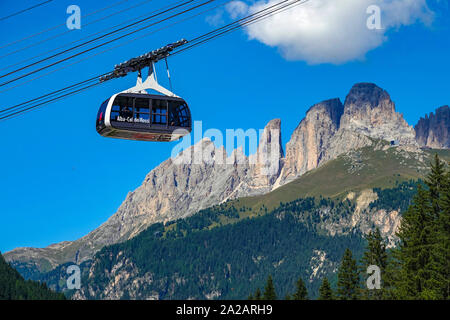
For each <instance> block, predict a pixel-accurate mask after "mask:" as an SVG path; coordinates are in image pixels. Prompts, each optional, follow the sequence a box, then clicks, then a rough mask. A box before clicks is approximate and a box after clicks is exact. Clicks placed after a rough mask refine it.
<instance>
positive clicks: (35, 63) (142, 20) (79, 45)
mask: <svg viewBox="0 0 450 320" xmlns="http://www.w3.org/2000/svg"><path fill="white" fill-rule="evenodd" d="M193 1H194V0H188V1H185V2H183V3H181V4H178V5H175V6H173V7H170V8H168V9H166V10H163V11H162V12H158V13H155V14H153V15H151V16H149V17H146V18H144V19H141V20H139V21H136V22H134V23H131V24H128V25H126V26H124V27H121V28H119V29H116V30H113V31H110V32H108V33H106V34H103V35H101V36H98V37H96V38H94V39H91V40H88V41H86V42H83V43H80V44H78V45H76V46H74V47H71V48H68V49H66V50H63V51H60V52H58V53H55V54H53V55H51V56H48V57H46V58H44V59H41V60H38V61H36V62H33V63H30V64H28V65H26V66H24V67H21V68H18V69H16V70H14V71H11V72H8V73H6V74H3V75H1V76H0V78H4V77H6V76H9V75H12V74H14V73H17V72H19V71H22V70H25V69H28V68H30V67H32V66H35V65H37V64H39V63H42V62H45V61H48V60H50V59H53V58H55V57H58V56H60V55H62V54H65V53H68V52H70V51H73V50H75V49H78V48H80V47H82V46H85V45H87V44H90V43H92V42H94V41H97V40H100V39H102V38H104V37H107V36H110V35H113V34H115V33H117V32H120V31H122V30H125V29H127V28H130V27H132V26H135V25H137V24H140V23H142V22H145V21H147V20H150V19H153V18H155V17H157V16H160V15H162V14H164V13H167V12H170V11H172V10H175V9H177V8H179V7H182V6H184V5H187V4H189V3H191V2H193ZM211 1H214V0H209V1H208V3H209V2H211ZM184 12H185V11H183V12H182V13H184ZM171 17H173V16H171ZM166 19H167V18H166ZM152 25H153V24H151V25H149V26H146V28H148V27H150V26H152ZM137 31H140V29H138V30H135V31H132V32H130V33H127V34H125V35H122V36H120V37H118V38H115V39H113V40H110V41H108V42H106V43H103V44H100V45H97V46H95V47H94V48H90V49H88V50H85V51H83V52H81V53H78V54H76V55H73V56H71V57H69V58H66V59H63V60H60V62H63V61H66V60H68V59H70V58H73V57H75V56H77V55H80V54H83V53H85V52H88V51H91V50H94V49H96V48H98V47H100V46H103V45H105V44H108V43H110V42H113V41H116V40H118V39H121V38H123V37H126V36H128V35H130V34H133V33H135V32H137ZM60 62H56V63H53V64H51V65H50V66H52V65H54V64H58V63H60ZM50 66H47V67H42V68H40V69H38V70H35V71H33V72H30V73H27V74H26V75H24V76H21V77H19V78H16V79H21V78H24V77H26V76H28V75H30V74H33V73H35V72H39V71H41V70H43V69H46V68H48V67H50ZM16 79H13V80H11V81H8V82H6V83H2V84H1V85H0V86H3V85H5V84H8V83H10V82H14V81H16Z"/></svg>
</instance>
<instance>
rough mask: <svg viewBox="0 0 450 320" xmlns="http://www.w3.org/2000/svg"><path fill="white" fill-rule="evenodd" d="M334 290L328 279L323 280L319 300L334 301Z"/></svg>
mask: <svg viewBox="0 0 450 320" xmlns="http://www.w3.org/2000/svg"><path fill="white" fill-rule="evenodd" d="M333 299H334V296H333V290H332V289H331V286H330V283H329V282H328V279H327V278H323V280H322V284H321V286H320V288H319V300H333Z"/></svg>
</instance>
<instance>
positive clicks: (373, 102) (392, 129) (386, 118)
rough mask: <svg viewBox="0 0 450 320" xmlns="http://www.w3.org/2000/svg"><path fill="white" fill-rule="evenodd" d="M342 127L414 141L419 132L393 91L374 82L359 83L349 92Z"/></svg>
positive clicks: (367, 134) (386, 137) (392, 138)
mask: <svg viewBox="0 0 450 320" xmlns="http://www.w3.org/2000/svg"><path fill="white" fill-rule="evenodd" d="M340 129H342V130H348V131H351V132H353V133H356V134H363V135H365V136H367V137H370V138H374V139H382V140H388V141H392V140H395V141H397V142H398V143H399V144H401V145H414V146H416V145H417V143H416V141H415V133H414V129H413V127H411V126H409V125H408V124H407V123H406V121H405V120H404V119H403V115H402V114H400V113H398V112H396V111H395V104H394V102H393V101H392V100H391V97H390V96H389V94H388V93H387V92H386V91H385V90H383V89H381V88H380V87H378V86H377V85H375V84H373V83H358V84H355V85H354V86H353V87H352V89H351V90H350V92H349V94H348V95H347V97H346V99H345V103H344V113H343V115H342V117H341V122H340Z"/></svg>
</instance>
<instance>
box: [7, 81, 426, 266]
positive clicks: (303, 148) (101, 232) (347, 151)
mask: <svg viewBox="0 0 450 320" xmlns="http://www.w3.org/2000/svg"><path fill="white" fill-rule="evenodd" d="M380 141H385V142H380ZM391 142H392V143H394V144H396V146H395V148H397V149H395V150H398V152H397V151H395V152H394V151H388V152H387V153H388V156H384V155H383V154H382V153H375V154H373V156H374V157H375V158H374V159H373V161H372V163H373V162H374V161H375V162H376V161H378V160H380V161H381V160H383V161H384V158H383V157H387V158H386V161H387V162H386V163H383V165H385V167H386V168H385V169H383V170H380V168H381V167H377V168H378V169H377V170H378V171H377V172H376V173H373V172H372V171H371V170H369V169H368V170H366V171H364V170H363V171H361V172H359V173H354V172H353V171H354V170H356V169H358V168H359V166H360V164H359V161H362V160H358V157H360V156H361V155H358V154H359V153H358V152H356V153H352V152H353V151H354V150H359V149H362V148H365V147H370V148H372V149H373V150H378V151H379V150H382V149H383V148H384V149H385V150H384V151H386V150H390V149H389V146H387V145H386V143H387V144H390V143H391ZM382 151H383V150H382ZM389 152H391V153H393V155H392V157H393V158H392V157H391V156H390V155H389ZM364 154H367V156H368V157H369V158H370V157H371V156H372V155H371V154H369V153H368V151H364V152H363V154H362V157H363V158H364ZM185 155H191V156H193V157H194V158H195V157H197V156H202V157H206V159H207V161H203V162H201V163H198V164H197V163H196V164H190V163H181V164H180V163H177V159H180V158H182V157H184V156H185ZM341 155H347V157H348V158H349V159H353V160H351V161H352V162H350V163H351V168H347V167H346V168H344V169H345V170H343V171H342V170H341V171H339V166H342V164H339V163H341V162H335V163H334V164H333V166H337V167H338V168H336V172H334V171H333V170H334V169H333V168H330V167H327V168H328V169H326V170H323V171H318V172H319V173H321V174H317V175H316V178H315V179H316V180H317V181H316V183H315V184H308V181H309V179H308V178H306V179H304V180H302V182H298V184H299V187H300V185H304V186H308V187H307V188H305V189H304V191H305V194H314V195H317V194H319V193H324V194H327V195H333V196H334V195H337V194H339V193H342V192H343V191H345V190H351V189H352V188H353V187H355V188H358V189H361V188H363V187H364V186H367V187H370V186H372V185H373V186H381V187H382V186H383V184H384V183H386V179H387V176H386V172H388V171H389V172H391V173H390V174H400V175H401V179H408V178H411V177H419V176H420V172H414V169H413V167H416V168H417V169H419V171H420V168H423V167H424V166H425V163H424V161H425V159H426V158H427V156H426V153H425V152H424V151H422V150H421V149H420V148H419V145H418V144H417V142H416V141H415V133H414V129H413V128H412V127H411V126H409V125H408V124H407V123H406V121H405V120H404V119H403V116H402V115H401V114H400V113H398V112H396V111H395V104H394V102H393V101H392V100H391V98H390V96H389V94H388V93H387V92H386V91H385V90H383V89H381V88H379V87H378V86H376V85H375V84H371V83H359V84H355V85H354V86H353V87H352V88H351V90H350V92H349V93H348V95H347V97H346V99H345V102H344V104H342V103H341V101H340V100H339V99H331V100H326V101H323V102H320V103H318V104H316V105H314V106H312V107H311V108H310V109H309V110H308V111H307V113H306V116H305V118H304V119H303V120H302V121H301V122H300V123H299V125H298V127H297V128H296V129H295V131H294V132H293V134H292V136H291V139H290V141H289V142H288V143H287V145H286V156H284V152H283V148H282V144H281V132H280V120H279V119H274V120H271V121H270V122H269V123H268V124H267V125H266V127H265V129H264V132H263V134H262V135H261V136H260V141H259V145H258V149H257V152H256V154H254V155H250V156H246V155H244V154H243V153H242V150H241V149H236V150H235V151H234V152H233V153H232V155H230V156H227V155H226V153H225V150H224V148H216V147H215V146H214V144H213V143H212V142H211V141H210V140H208V139H203V140H202V141H200V142H199V143H197V144H196V145H195V146H192V147H191V148H189V149H187V150H185V151H184V152H183V153H181V154H180V155H179V156H178V157H177V158H176V159H168V160H166V161H164V162H163V163H161V164H160V165H159V166H158V167H156V168H155V169H153V170H152V171H151V172H150V173H148V174H147V176H146V177H145V179H144V181H143V183H142V185H141V186H140V187H139V188H137V189H136V190H134V191H133V192H130V193H129V194H128V195H127V197H126V199H125V200H124V201H123V203H122V205H121V206H120V207H119V208H118V210H117V212H116V213H115V214H113V215H112V216H111V217H110V218H109V219H108V220H107V221H106V222H105V223H103V224H102V225H101V226H100V227H99V228H97V229H95V230H93V231H92V232H90V233H89V234H87V235H86V236H84V237H82V238H80V239H78V240H76V241H67V242H61V243H58V244H54V245H51V246H49V247H47V248H17V249H14V250H13V251H11V252H8V253H6V254H5V258H6V259H7V260H8V261H10V262H14V263H15V265H20V266H21V269H20V270H21V272H23V274H28V273H30V274H32V273H34V272H38V273H39V272H42V271H48V270H50V269H52V268H54V267H56V266H57V265H59V264H62V263H67V262H71V261H72V262H75V263H78V264H80V263H82V262H83V261H86V260H89V259H91V258H92V256H93V255H94V254H95V252H97V251H98V250H100V249H101V248H102V247H104V246H105V245H111V244H114V243H118V242H122V241H125V240H127V239H131V238H132V237H134V236H136V235H137V234H139V233H140V232H141V231H143V230H145V229H146V228H147V227H148V226H149V225H151V224H153V223H156V222H168V221H172V220H176V219H178V218H182V217H187V216H189V215H191V214H194V213H195V212H198V211H199V210H201V209H205V208H208V207H210V206H213V205H215V204H218V203H221V202H224V201H227V200H229V199H237V198H242V197H248V196H257V195H263V194H267V193H269V192H271V191H273V190H278V189H280V190H281V191H279V192H278V193H274V194H272V198H271V199H273V200H271V201H272V202H273V203H277V201H278V202H279V201H283V200H282V199H291V200H292V199H295V196H296V195H298V194H301V192H297V191H291V189H290V187H288V188H286V189H282V186H284V185H286V184H287V183H289V182H291V181H294V180H296V179H297V178H299V177H302V175H304V174H305V173H307V172H309V171H311V170H314V169H316V168H321V167H322V166H326V165H327V164H328V161H330V160H333V159H336V158H338V157H339V156H341ZM377 157H381V158H380V159H378V158H377ZM395 157H397V159H396V158H395ZM366 158H367V157H366ZM403 158H404V159H403ZM255 159H256V160H257V161H255ZM377 159H378V160H377ZM341 161H342V160H341ZM365 161H366V162H367V163H368V165H369V167H368V168H370V163H371V162H370V159H365ZM396 161H397V162H396ZM330 166H331V164H330ZM337 172H341V175H342V176H340V177H339V176H337V175H336V174H337ZM358 175H359V176H358ZM321 176H322V177H321ZM320 177H321V178H320ZM364 177H365V179H364ZM382 177H384V178H382ZM319 178H320V179H319ZM336 179H337V180H341V185H338V184H337V183H334V180H336ZM380 179H382V180H383V179H384V180H383V181H381V180H380ZM372 180H373V181H372ZM379 180H380V181H379ZM391 180H392V179H391ZM354 181H360V186H356V185H354V184H353V182H354ZM372 182H373V183H372ZM391 182H392V181H391ZM346 183H347V184H348V183H350V185H348V187H346ZM391 185H392V184H391ZM344 187H345V188H344ZM340 188H341V189H342V188H344V189H342V190H340ZM300 189H301V188H300ZM290 194H292V196H288V195H290ZM278 197H279V199H278ZM252 201H253V200H252ZM255 201H256V200H255ZM26 269H28V271H27V270H26Z"/></svg>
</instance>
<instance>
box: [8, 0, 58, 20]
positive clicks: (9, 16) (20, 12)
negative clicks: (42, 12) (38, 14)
mask: <svg viewBox="0 0 450 320" xmlns="http://www.w3.org/2000/svg"><path fill="white" fill-rule="evenodd" d="M52 1H53V0H47V1H44V2H41V3H38V4H36V5H34V6H31V7H29V8H26V9H23V10H20V11H17V12H15V13H12V14H10V15H7V16H6V17H1V18H0V21H3V20H6V19H9V18H12V17H15V16H17V15H19V14H22V13H24V12H27V11H30V10H33V9H35V8H37V7H40V6H43V5H44V4H47V3H49V2H52Z"/></svg>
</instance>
